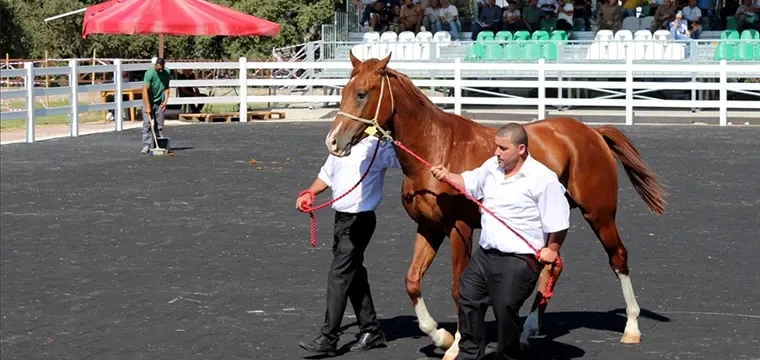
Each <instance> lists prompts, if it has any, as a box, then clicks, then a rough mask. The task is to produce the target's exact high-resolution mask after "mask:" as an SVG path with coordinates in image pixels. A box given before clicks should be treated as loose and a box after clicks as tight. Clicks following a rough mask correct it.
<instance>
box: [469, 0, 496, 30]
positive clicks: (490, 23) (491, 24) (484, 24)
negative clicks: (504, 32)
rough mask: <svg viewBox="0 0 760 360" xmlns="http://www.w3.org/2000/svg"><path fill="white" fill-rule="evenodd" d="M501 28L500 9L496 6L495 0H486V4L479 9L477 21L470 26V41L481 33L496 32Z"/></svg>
mask: <svg viewBox="0 0 760 360" xmlns="http://www.w3.org/2000/svg"><path fill="white" fill-rule="evenodd" d="M500 28H501V7H498V6H496V0H488V3H487V4H486V5H485V6H484V7H482V8H481V9H480V12H479V13H478V20H477V21H473V24H472V40H476V39H477V38H478V34H479V33H480V32H481V31H491V32H494V33H495V32H498V31H499V29H500Z"/></svg>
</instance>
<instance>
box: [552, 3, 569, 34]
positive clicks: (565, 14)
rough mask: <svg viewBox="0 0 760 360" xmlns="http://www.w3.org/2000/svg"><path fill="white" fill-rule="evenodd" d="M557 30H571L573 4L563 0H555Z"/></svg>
mask: <svg viewBox="0 0 760 360" xmlns="http://www.w3.org/2000/svg"><path fill="white" fill-rule="evenodd" d="M556 27H557V29H558V30H564V31H565V32H570V30H573V4H571V3H568V2H565V0H558V1H557V25H556Z"/></svg>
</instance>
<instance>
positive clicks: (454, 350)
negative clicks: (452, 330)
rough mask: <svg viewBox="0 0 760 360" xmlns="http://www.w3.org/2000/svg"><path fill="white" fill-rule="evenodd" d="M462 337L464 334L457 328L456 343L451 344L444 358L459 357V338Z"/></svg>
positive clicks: (449, 359)
mask: <svg viewBox="0 0 760 360" xmlns="http://www.w3.org/2000/svg"><path fill="white" fill-rule="evenodd" d="M461 339H462V335H460V334H459V330H457V333H456V334H455V335H454V343H453V344H451V347H450V348H449V349H448V350H446V353H445V354H443V359H442V360H454V359H456V358H457V355H459V340H461Z"/></svg>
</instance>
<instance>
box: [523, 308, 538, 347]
mask: <svg viewBox="0 0 760 360" xmlns="http://www.w3.org/2000/svg"><path fill="white" fill-rule="evenodd" d="M536 335H538V307H536V309H535V310H533V311H531V312H530V314H528V318H527V319H525V325H524V326H523V332H522V334H521V335H520V346H522V347H523V348H527V347H528V346H529V345H530V343H529V342H528V338H530V337H533V336H536Z"/></svg>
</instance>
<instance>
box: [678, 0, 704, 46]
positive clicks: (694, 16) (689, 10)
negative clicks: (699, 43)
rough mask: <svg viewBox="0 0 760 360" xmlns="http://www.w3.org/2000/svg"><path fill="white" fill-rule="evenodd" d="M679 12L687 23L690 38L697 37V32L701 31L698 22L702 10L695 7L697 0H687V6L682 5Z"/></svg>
mask: <svg viewBox="0 0 760 360" xmlns="http://www.w3.org/2000/svg"><path fill="white" fill-rule="evenodd" d="M681 13H682V16H683V18H684V19H686V21H687V23H688V24H689V30H690V32H691V38H692V39H699V34H701V33H702V25H700V23H699V21H700V19H701V18H702V10H700V9H699V8H698V7H697V0H689V6H686V7H684V8H683V10H681Z"/></svg>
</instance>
